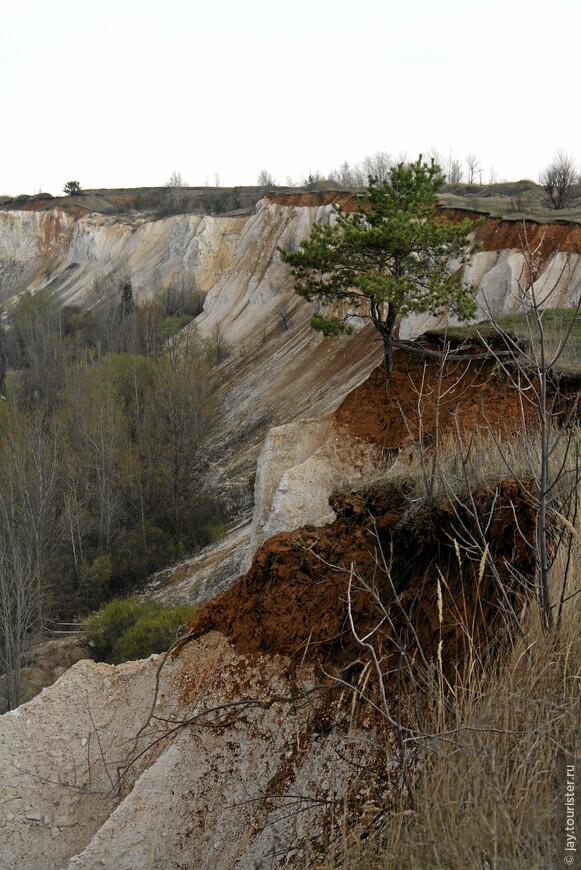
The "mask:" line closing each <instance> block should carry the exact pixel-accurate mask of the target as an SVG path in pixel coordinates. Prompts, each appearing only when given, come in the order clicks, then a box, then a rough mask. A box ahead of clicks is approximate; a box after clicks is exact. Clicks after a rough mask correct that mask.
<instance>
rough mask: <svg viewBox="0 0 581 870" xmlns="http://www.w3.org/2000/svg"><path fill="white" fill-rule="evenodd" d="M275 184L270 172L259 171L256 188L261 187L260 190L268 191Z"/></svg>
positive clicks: (265, 170)
mask: <svg viewBox="0 0 581 870" xmlns="http://www.w3.org/2000/svg"><path fill="white" fill-rule="evenodd" d="M275 184H276V181H275V179H274V178H273V177H272V175H271V174H270V172H269V171H268V170H267V169H261V170H260V172H259V174H258V186H259V187H261V188H262V190H268V188H269V187H274V185H275Z"/></svg>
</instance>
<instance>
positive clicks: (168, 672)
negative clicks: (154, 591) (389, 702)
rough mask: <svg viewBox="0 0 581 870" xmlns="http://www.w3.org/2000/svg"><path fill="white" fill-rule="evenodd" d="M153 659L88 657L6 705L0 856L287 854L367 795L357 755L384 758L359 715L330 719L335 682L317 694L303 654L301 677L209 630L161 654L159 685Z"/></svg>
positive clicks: (286, 859)
mask: <svg viewBox="0 0 581 870" xmlns="http://www.w3.org/2000/svg"><path fill="white" fill-rule="evenodd" d="M160 663H161V660H160V657H152V658H151V659H148V660H147V661H145V662H135V663H131V664H127V665H122V666H119V667H117V668H114V667H111V666H108V665H95V664H93V663H90V662H82V663H80V664H78V665H76V666H75V667H73V668H72V669H71V670H70V671H68V672H67V673H66V674H65V675H64V676H63V677H62V678H61V679H60V680H59V682H58V683H56V684H55V685H54V686H53V687H51V688H50V689H47V690H45V691H44V692H43V694H42V695H41V696H40V697H39V698H37V699H36V700H34V701H32V702H31V703H30V704H27V705H25V706H24V707H21V708H19V709H18V710H15V711H12V713H10V714H7V715H6V716H4V717H1V718H0V795H1V796H2V797H1V798H0V801H1V803H0V825H1V830H2V838H1V846H0V866H2V867H6V868H8V867H10V870H60V868H70V870H73V868H75V870H79V868H87V870H96V868H108V870H119V868H122V867H127V868H146V867H149V868H157V870H162V868H163V870H170V868H175V870H177V868H179V867H184V866H187V867H196V868H200V870H203V868H207V870H230V868H232V870H234V868H236V870H244V868H248V870H251V868H255V867H259V866H276V867H284V866H288V865H290V864H291V863H292V860H293V859H295V860H296V859H298V860H299V861H305V860H307V858H308V856H309V855H310V856H313V849H316V843H317V835H318V836H319V837H320V838H321V839H322V837H323V834H326V836H327V837H329V836H332V829H333V823H332V819H333V817H334V816H335V815H337V817H338V818H340V817H341V814H342V813H343V806H344V803H342V802H343V801H344V800H348V797H349V795H350V794H351V793H354V792H355V790H356V789H360V790H361V792H360V793H361V795H362V797H363V799H365V797H366V798H368V799H369V800H372V799H373V797H374V796H375V795H376V790H377V787H378V781H379V780H378V781H377V782H376V781H375V779H374V776H373V774H372V773H370V772H369V771H365V768H364V767H363V766H365V765H370V764H372V763H373V764H374V766H375V765H377V770H378V773H379V771H380V770H381V771H382V772H383V771H384V770H385V764H386V758H385V753H383V752H380V753H379V758H378V751H377V749H376V748H375V747H373V746H372V745H371V743H370V741H368V740H366V739H365V732H364V731H362V730H361V728H362V727H363V726H364V724H365V723H364V720H361V722H360V723H359V724H356V723H355V721H352V723H351V727H341V726H339V727H336V728H334V727H333V725H334V724H335V723H336V722H337V717H338V715H339V713H340V705H339V706H337V704H338V698H337V693H334V695H333V699H334V700H332V701H331V700H330V697H329V696H328V692H327V690H326V689H324V688H323V689H321V690H320V692H319V691H315V692H314V693H313V691H314V689H315V687H316V677H315V675H314V672H313V670H312V669H311V668H308V667H305V668H304V669H303V671H302V672H301V674H300V680H297V676H296V675H294V676H293V674H294V670H293V669H292V668H291V669H290V670H289V665H290V662H289V660H288V659H284V657H281V656H274V657H272V656H252V657H251V658H248V657H245V656H241V655H239V654H238V653H236V652H235V651H234V650H233V648H232V647H231V646H230V645H229V644H228V643H227V642H226V640H225V639H224V638H223V637H222V636H221V635H219V634H215V633H214V634H209V635H207V636H206V637H204V638H202V639H201V640H199V641H196V642H190V643H188V644H187V645H186V647H185V648H184V649H183V650H182V651H181V653H180V655H179V656H178V657H177V658H175V659H169V660H168V661H167V663H166V665H165V666H164V667H163V668H162V669H161V671H160V682H159V686H158V691H157V695H156V691H155V683H156V674H157V672H158V670H159V666H160ZM293 698H295V699H296V702H293V700H292V699H293ZM309 699H310V700H311V703H306V702H307V701H308V700H309ZM152 713H154V714H155V718H154V719H151V718H150V717H151V714H152ZM352 718H353V717H352ZM148 723H149V724H148ZM180 723H184V724H183V727H181V726H180ZM142 728H143V729H144V730H142V731H141V734H139V732H140V729H142ZM138 734H139V736H138ZM40 747H42V751H41V752H39V748H40ZM148 747H149V748H148ZM140 753H144V754H142V755H140ZM382 756H383V758H382ZM132 762H133V763H132ZM363 772H364V774H363ZM120 774H121V775H122V778H121V780H119V775H120ZM364 780H365V782H364Z"/></svg>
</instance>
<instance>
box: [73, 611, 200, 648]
mask: <svg viewBox="0 0 581 870" xmlns="http://www.w3.org/2000/svg"><path fill="white" fill-rule="evenodd" d="M195 611H196V608H195V606H194V605H191V604H184V605H181V606H178V607H173V608H171V609H168V608H164V607H162V606H161V605H159V604H155V603H154V602H146V603H141V602H140V601H139V600H138V599H137V598H125V599H121V598H115V599H113V601H110V602H109V604H107V606H106V607H104V608H103V610H100V611H99V612H98V613H94V614H93V615H92V616H90V617H89V618H88V619H87V621H86V622H85V631H86V633H87V638H88V640H89V642H90V644H91V646H92V648H93V654H94V657H95V659H96V660H97V661H107V662H109V663H110V664H119V663H120V662H124V661H129V660H131V659H142V658H147V656H150V655H151V654H152V653H160V652H165V650H167V649H169V647H170V646H171V645H172V644H173V642H174V641H175V640H176V637H177V632H178V629H179V627H180V626H181V625H185V624H186V623H187V622H188V620H189V619H191V617H192V616H193V615H194V613H195Z"/></svg>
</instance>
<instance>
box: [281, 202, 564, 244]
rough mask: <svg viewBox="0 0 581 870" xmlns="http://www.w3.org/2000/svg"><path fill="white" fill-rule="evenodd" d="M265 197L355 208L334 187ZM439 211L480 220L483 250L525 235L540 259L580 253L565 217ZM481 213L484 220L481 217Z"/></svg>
mask: <svg viewBox="0 0 581 870" xmlns="http://www.w3.org/2000/svg"><path fill="white" fill-rule="evenodd" d="M268 198H269V199H270V200H271V201H272V202H276V203H278V204H279V205H287V206H304V207H306V206H311V207H312V206H321V205H331V204H335V205H340V206H341V207H342V208H343V209H344V211H347V212H350V211H355V208H356V207H357V203H356V200H355V198H354V197H353V196H352V195H351V194H349V193H338V192H337V191H332V190H329V191H321V192H313V193H281V194H269V196H268ZM438 211H439V213H440V214H442V215H443V216H444V217H446V218H448V219H449V220H453V221H462V220H466V218H468V219H470V220H473V221H482V224H481V225H480V226H479V227H477V228H476V230H475V238H476V240H477V241H478V242H480V243H481V245H482V247H483V249H484V250H485V251H502V250H506V249H509V250H510V249H516V250H522V248H523V245H524V243H525V238H526V240H527V242H528V245H529V247H530V249H531V250H533V251H536V252H537V253H538V255H540V256H541V257H542V258H543V259H544V258H546V257H548V256H549V255H551V254H555V253H557V251H564V252H566V253H573V254H580V253H581V226H580V225H579V224H575V223H567V222H566V221H554V222H553V221H551V222H545V223H539V222H537V221H533V220H527V221H526V228H525V227H523V222H522V220H515V221H509V220H504V219H503V218H493V217H484V216H483V215H482V214H481V213H479V212H476V211H468V210H464V209H449V208H439V209H438ZM483 217H484V220H483Z"/></svg>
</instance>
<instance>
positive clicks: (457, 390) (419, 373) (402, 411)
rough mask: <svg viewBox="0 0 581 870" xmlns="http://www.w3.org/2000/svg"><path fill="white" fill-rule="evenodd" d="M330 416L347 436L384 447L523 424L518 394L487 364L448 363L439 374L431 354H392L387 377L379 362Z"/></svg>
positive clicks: (504, 429) (511, 429)
mask: <svg viewBox="0 0 581 870" xmlns="http://www.w3.org/2000/svg"><path fill="white" fill-rule="evenodd" d="M434 346H435V345H434ZM482 350H483V348H482V347H472V348H469V349H467V352H469V353H478V352H480V353H481V352H482ZM335 419H336V421H337V423H338V424H339V425H340V426H341V427H345V428H346V429H347V430H348V431H349V432H350V434H351V435H352V436H353V437H356V438H362V439H363V440H366V441H373V442H374V443H375V444H378V445H380V446H381V447H383V448H385V449H386V450H397V449H398V448H400V447H401V446H402V445H404V444H407V443H409V442H413V441H418V439H419V438H420V437H421V438H423V439H424V442H425V446H429V445H430V444H431V443H433V441H434V439H435V435H436V431H437V432H438V433H439V436H440V437H441V436H444V435H446V434H450V433H452V432H453V431H454V430H455V427H456V425H458V426H459V428H460V430H461V431H462V432H470V433H477V432H478V431H480V432H483V433H484V432H486V431H487V430H488V429H492V430H493V431H495V432H504V433H505V434H516V433H518V432H520V431H522V428H523V417H522V409H521V404H520V401H519V397H518V394H517V393H516V391H515V390H514V388H513V387H512V385H511V383H510V381H509V380H508V378H506V377H505V376H504V375H503V374H502V372H500V371H499V370H498V368H497V367H495V365H494V363H493V362H490V361H482V362H477V363H467V362H454V363H452V362H450V363H448V364H447V365H445V366H444V368H443V370H442V371H441V372H440V370H439V367H438V365H435V364H434V361H433V358H432V359H430V360H428V361H427V358H426V357H422V356H419V355H418V354H413V353H407V352H403V351H395V353H394V371H393V372H392V375H391V378H390V379H389V381H388V380H387V379H386V376H385V369H384V368H383V367H382V366H380V367H378V368H377V369H375V370H374V371H373V372H372V373H371V375H370V376H369V378H368V379H367V380H366V381H365V382H364V383H363V384H362V385H361V386H360V387H357V388H356V389H355V390H353V391H352V392H351V393H350V394H349V395H348V396H347V397H346V398H345V399H344V401H343V403H342V404H341V405H340V406H339V408H338V409H337V411H336V412H335Z"/></svg>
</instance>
